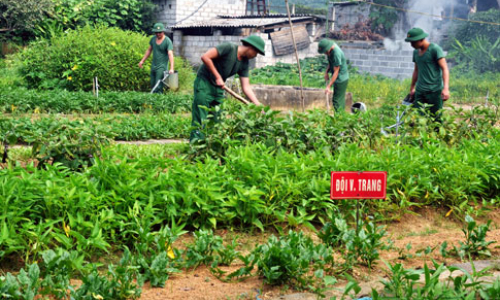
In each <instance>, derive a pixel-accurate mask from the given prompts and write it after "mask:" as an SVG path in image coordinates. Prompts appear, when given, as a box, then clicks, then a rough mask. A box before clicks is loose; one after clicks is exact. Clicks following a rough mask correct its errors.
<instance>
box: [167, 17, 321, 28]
mask: <svg viewBox="0 0 500 300" xmlns="http://www.w3.org/2000/svg"><path fill="white" fill-rule="evenodd" d="M312 19H314V17H312V16H309V15H303V16H294V17H292V22H298V21H306V20H312ZM286 22H288V17H283V16H279V17H278V16H276V17H275V16H266V17H260V16H250V17H238V16H233V17H231V16H222V17H217V18H214V19H209V20H205V21H200V22H189V23H188V22H185V23H184V22H183V23H182V24H179V25H175V26H172V29H184V28H201V27H233V28H256V27H262V26H270V25H276V24H281V23H286Z"/></svg>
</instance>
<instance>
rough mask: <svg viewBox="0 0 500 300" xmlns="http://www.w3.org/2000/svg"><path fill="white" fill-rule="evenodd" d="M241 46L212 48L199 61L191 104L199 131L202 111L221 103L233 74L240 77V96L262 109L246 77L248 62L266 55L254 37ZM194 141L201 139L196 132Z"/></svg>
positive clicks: (261, 43)
mask: <svg viewBox="0 0 500 300" xmlns="http://www.w3.org/2000/svg"><path fill="white" fill-rule="evenodd" d="M241 42H242V45H236V44H233V43H222V44H220V45H218V46H216V47H215V48H211V49H210V50H208V51H207V52H206V53H205V54H203V56H202V57H201V60H202V62H203V64H202V65H201V67H200V69H199V70H198V74H197V76H196V79H195V81H194V101H193V108H192V112H191V113H192V117H193V119H192V123H191V125H192V126H193V127H197V128H200V127H201V126H202V124H203V120H205V119H207V117H208V111H207V110H206V109H205V108H203V107H208V108H212V107H214V106H217V105H219V104H221V103H222V99H223V98H224V89H225V86H224V84H225V81H226V79H227V78H229V77H231V76H233V75H235V74H238V75H239V77H240V82H241V87H242V89H243V93H244V94H245V95H246V96H247V97H248V99H249V100H250V101H251V102H252V103H254V104H256V105H261V103H260V102H259V100H257V98H256V97H255V94H254V92H253V90H252V88H251V85H250V79H249V78H248V75H249V74H248V73H249V60H250V59H253V58H255V57H256V56H257V54H261V55H265V42H264V40H263V39H262V38H261V37H259V36H256V35H251V36H248V37H246V38H244V39H242V40H241ZM202 106H203V107H202ZM215 117H217V116H215ZM196 139H203V135H202V133H201V132H200V130H199V129H195V130H193V131H192V132H191V136H190V141H194V140H196Z"/></svg>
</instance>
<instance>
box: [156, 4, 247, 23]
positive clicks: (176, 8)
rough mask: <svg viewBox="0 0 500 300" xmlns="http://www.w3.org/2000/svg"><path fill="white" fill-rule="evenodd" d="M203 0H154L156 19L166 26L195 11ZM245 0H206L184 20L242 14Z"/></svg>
mask: <svg viewBox="0 0 500 300" xmlns="http://www.w3.org/2000/svg"><path fill="white" fill-rule="evenodd" d="M203 2H205V0H154V3H155V4H156V5H157V6H158V8H157V11H156V19H157V21H158V22H163V23H164V24H167V25H168V26H172V25H174V24H176V23H177V22H179V21H181V20H183V19H185V18H186V17H188V16H190V15H191V14H192V13H193V12H195V11H196V10H197V9H198V8H199V7H200V6H201V5H202V4H203ZM245 4H246V1H245V0H208V2H207V3H205V5H203V7H202V8H201V9H200V10H199V11H197V12H196V13H195V14H194V15H192V16H190V17H189V18H188V19H187V20H186V22H199V21H203V20H207V19H210V18H214V17H216V16H218V15H244V14H245Z"/></svg>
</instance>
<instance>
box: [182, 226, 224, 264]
mask: <svg viewBox="0 0 500 300" xmlns="http://www.w3.org/2000/svg"><path fill="white" fill-rule="evenodd" d="M221 248H222V238H221V237H220V236H214V234H213V232H212V231H211V230H199V231H197V232H195V233H194V243H193V244H192V245H190V246H189V247H188V248H187V250H186V262H185V266H186V267H187V268H191V267H194V268H196V267H198V266H199V265H201V264H204V265H206V266H209V265H214V264H217V261H216V257H215V253H216V251H217V250H218V249H221Z"/></svg>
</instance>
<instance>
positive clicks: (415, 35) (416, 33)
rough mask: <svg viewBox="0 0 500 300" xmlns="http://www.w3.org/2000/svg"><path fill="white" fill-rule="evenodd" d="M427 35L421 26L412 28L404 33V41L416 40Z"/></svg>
mask: <svg viewBox="0 0 500 300" xmlns="http://www.w3.org/2000/svg"><path fill="white" fill-rule="evenodd" d="M428 36H429V35H428V34H427V33H425V31H423V30H422V29H421V28H412V29H410V31H408V34H407V35H406V39H405V42H416V41H420V40H423V39H425V38H426V37H428Z"/></svg>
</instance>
